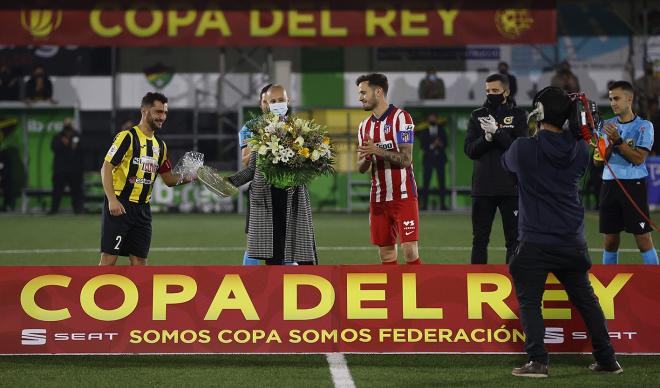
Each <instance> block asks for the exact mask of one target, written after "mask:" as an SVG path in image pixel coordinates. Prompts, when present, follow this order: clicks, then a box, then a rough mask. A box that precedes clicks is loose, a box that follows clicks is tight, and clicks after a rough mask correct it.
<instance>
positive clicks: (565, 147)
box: [502, 87, 623, 377]
mask: <svg viewBox="0 0 660 388" xmlns="http://www.w3.org/2000/svg"><path fill="white" fill-rule="evenodd" d="M533 106H534V111H532V113H531V114H530V116H529V119H528V120H530V121H531V120H533V121H535V122H536V124H537V129H538V133H537V135H536V136H534V137H530V138H519V139H516V141H514V142H513V144H512V145H511V147H510V148H509V150H508V151H507V152H506V153H505V154H504V155H502V166H503V167H504V169H505V170H507V171H509V172H511V173H514V174H516V175H517V177H518V189H519V205H518V206H519V214H518V238H519V241H520V243H519V245H518V249H517V251H516V253H515V254H514V255H513V257H512V258H511V262H510V263H509V272H510V273H511V276H512V277H513V282H514V285H515V288H516V296H517V298H518V303H519V305H520V320H521V324H522V327H523V329H524V331H525V336H526V340H525V351H526V352H527V354H528V355H529V362H528V363H527V364H525V365H523V366H522V367H521V368H515V369H514V370H513V372H512V373H513V375H515V376H524V377H547V376H548V352H547V350H546V349H545V346H544V343H543V338H544V335H545V325H544V323H543V316H542V314H541V298H542V296H543V291H544V286H545V282H546V278H547V276H548V273H550V272H552V273H553V274H554V275H555V276H556V277H557V279H559V281H560V282H561V283H562V285H563V286H564V288H565V289H566V292H567V294H568V296H569V298H570V300H571V302H572V303H573V304H574V305H575V306H576V307H577V309H578V311H579V312H580V314H581V315H582V318H583V319H584V322H585V324H586V326H587V330H588V331H589V334H590V336H591V340H592V346H593V354H594V357H595V359H596V362H595V363H594V364H592V365H591V366H590V367H589V368H590V369H591V370H593V371H596V372H610V373H621V372H623V369H621V366H620V365H619V363H618V362H617V361H616V358H615V355H614V348H613V347H612V345H611V343H610V338H609V335H608V331H607V324H606V322H605V316H604V315H603V310H602V309H601V307H600V305H599V304H598V301H597V300H596V297H595V295H594V292H593V288H592V287H591V283H590V282H589V277H588V271H589V268H591V259H590V257H589V252H588V249H587V243H586V240H585V238H584V209H583V207H582V204H581V203H580V199H579V194H578V190H579V188H578V185H579V182H580V178H581V177H582V175H583V174H584V172H585V170H586V169H587V167H588V165H589V150H588V146H587V144H586V142H585V141H584V140H582V139H581V138H579V135H578V130H577V128H575V129H573V126H571V130H562V126H563V125H564V123H565V122H566V120H567V119H568V118H569V116H570V115H571V113H572V112H574V110H573V103H572V102H571V99H570V98H569V96H568V95H567V94H566V93H565V92H564V91H563V90H561V89H559V88H556V87H547V88H545V89H543V90H541V91H540V92H538V93H537V94H536V96H535V97H534V102H533Z"/></svg>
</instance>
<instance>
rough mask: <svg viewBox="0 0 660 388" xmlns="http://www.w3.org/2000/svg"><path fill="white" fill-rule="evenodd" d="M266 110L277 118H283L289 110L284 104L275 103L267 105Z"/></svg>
mask: <svg viewBox="0 0 660 388" xmlns="http://www.w3.org/2000/svg"><path fill="white" fill-rule="evenodd" d="M268 109H270V111H271V112H273V113H275V114H276V115H278V116H284V115H285V114H286V112H287V110H289V107H288V105H287V103H286V102H276V103H273V104H268Z"/></svg>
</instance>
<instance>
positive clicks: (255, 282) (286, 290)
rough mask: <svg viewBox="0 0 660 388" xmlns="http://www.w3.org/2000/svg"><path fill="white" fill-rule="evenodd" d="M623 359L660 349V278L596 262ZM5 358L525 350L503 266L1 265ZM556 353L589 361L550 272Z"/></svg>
mask: <svg viewBox="0 0 660 388" xmlns="http://www.w3.org/2000/svg"><path fill="white" fill-rule="evenodd" d="M590 276H591V281H592V284H593V287H594V291H595V293H596V295H597V296H598V298H599V301H600V304H601V306H602V308H603V311H604V313H605V316H606V318H607V321H608V327H609V330H610V337H611V338H612V342H613V345H614V346H615V348H616V350H617V351H618V352H620V353H660V336H658V335H657V333H658V332H660V300H659V299H658V298H657V297H656V296H657V287H658V281H659V280H660V268H659V267H651V266H641V265H639V266H634V265H631V266H623V265H622V266H594V268H593V270H592V274H591V275H590ZM0 294H1V295H2V304H1V306H2V307H1V312H2V319H1V320H0V354H27V353H222V352H227V353H234V352H237V353H278V352H439V353H442V352H498V353H499V352H521V351H522V350H523V343H524V334H523V332H522V330H521V328H520V324H519V320H518V307H517V303H516V299H515V296H514V289H513V286H512V282H511V280H510V277H509V276H508V274H507V269H506V267H505V266H503V265H483V266H468V265H423V266H403V265H402V266H392V267H390V266H380V265H370V266H367V265H365V266H319V267H265V266H261V267H258V266H255V267H228V266H226V267H142V268H132V267H115V268H100V267H4V268H3V270H2V271H1V272H0ZM543 314H544V317H545V319H546V326H547V330H546V343H547V346H548V349H549V350H550V351H552V352H590V342H589V339H588V336H587V333H586V330H585V326H584V324H583V322H582V320H581V318H580V317H579V314H578V313H577V312H576V310H575V309H574V308H573V307H572V305H571V304H570V303H569V302H568V298H567V295H566V292H565V291H564V290H563V289H562V288H561V285H560V284H559V283H558V281H557V280H556V278H555V277H554V276H549V277H548V281H547V285H546V291H545V294H544V303H543Z"/></svg>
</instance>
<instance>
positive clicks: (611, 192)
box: [599, 178, 653, 234]
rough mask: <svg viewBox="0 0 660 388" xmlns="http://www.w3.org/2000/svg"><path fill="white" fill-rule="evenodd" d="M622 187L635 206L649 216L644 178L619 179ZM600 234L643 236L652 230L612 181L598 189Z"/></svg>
mask: <svg viewBox="0 0 660 388" xmlns="http://www.w3.org/2000/svg"><path fill="white" fill-rule="evenodd" d="M621 183H622V184H623V187H625V189H626V191H628V193H629V194H630V196H631V197H632V199H633V200H634V201H635V203H636V204H637V206H638V207H639V208H640V209H641V210H642V211H643V212H644V214H645V215H646V217H648V216H649V204H648V200H647V192H646V178H643V179H621ZM599 215H600V222H599V224H600V225H599V226H600V232H601V233H604V234H617V233H620V232H621V231H622V230H625V231H626V232H627V233H632V234H644V233H647V232H650V231H651V230H653V229H652V228H651V225H649V223H648V221H646V219H644V217H642V215H641V214H639V212H638V211H637V210H636V209H635V207H634V206H633V204H632V203H630V200H629V199H628V198H627V197H626V195H625V194H624V193H623V191H622V190H621V187H619V185H618V184H617V183H616V182H615V181H614V180H604V181H603V185H602V186H601V188H600V212H599Z"/></svg>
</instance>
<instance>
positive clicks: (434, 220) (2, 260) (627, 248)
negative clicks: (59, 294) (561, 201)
mask: <svg viewBox="0 0 660 388" xmlns="http://www.w3.org/2000/svg"><path fill="white" fill-rule="evenodd" d="M585 218H586V225H585V230H586V233H587V240H588V243H589V247H590V249H591V255H592V259H593V261H594V263H600V258H601V246H602V237H601V235H600V234H599V233H598V214H596V213H587V215H586V217H585ZM654 221H655V222H658V216H657V215H654ZM314 225H315V231H316V242H317V246H318V254H319V263H320V264H327V265H333V264H369V263H377V262H378V250H377V248H376V247H374V246H372V245H371V244H370V242H369V225H368V215H367V214H366V213H357V214H343V213H323V214H315V215H314ZM244 227H245V216H243V215H239V214H214V215H210V214H207V215H204V214H200V215H188V214H154V215H153V238H152V243H151V252H150V254H149V264H151V265H238V264H240V263H241V260H242V258H243V252H244V250H245V241H246V240H245V233H244V231H245V229H244ZM0 230H1V231H3V235H4V236H5V238H3V239H2V240H0V265H96V264H97V263H98V259H99V253H98V252H99V245H100V236H101V216H100V215H85V216H72V215H61V216H17V215H8V216H0ZM621 240H622V241H621V248H622V252H621V253H620V263H622V264H636V263H641V262H642V259H641V257H640V255H639V252H637V249H636V247H635V242H634V240H633V237H632V236H631V235H629V234H622V239H621ZM471 241H472V226H471V222H470V215H469V213H435V214H422V215H421V216H420V241H419V247H420V257H421V258H422V260H424V262H426V263H430V264H468V263H469V262H470V247H471ZM656 244H657V242H656ZM504 253H505V251H504V239H503V236H502V226H501V221H500V219H499V217H496V218H495V222H494V223H493V231H492V233H491V242H490V246H489V263H492V264H503V263H504ZM399 256H401V255H399ZM400 260H402V258H400ZM127 262H128V260H127V259H120V260H119V261H118V263H120V264H127Z"/></svg>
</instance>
